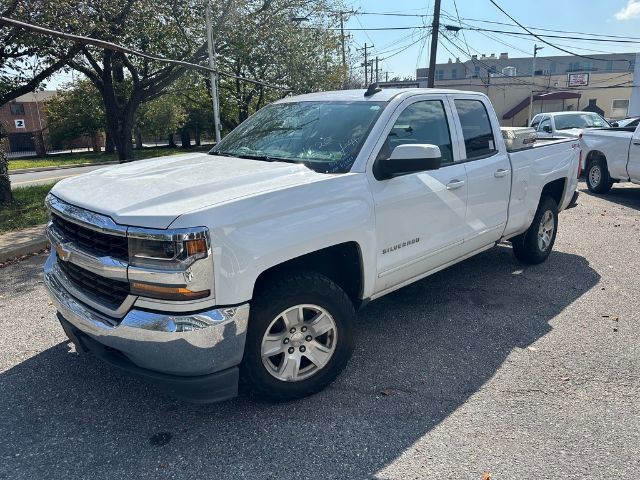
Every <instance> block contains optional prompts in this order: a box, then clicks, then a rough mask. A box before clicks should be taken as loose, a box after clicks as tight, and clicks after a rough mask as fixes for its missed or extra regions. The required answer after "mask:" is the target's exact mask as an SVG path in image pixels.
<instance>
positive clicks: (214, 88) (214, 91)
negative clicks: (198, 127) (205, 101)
mask: <svg viewBox="0 0 640 480" xmlns="http://www.w3.org/2000/svg"><path fill="white" fill-rule="evenodd" d="M205 21H206V25H207V50H208V51H209V67H211V69H212V70H211V72H209V79H210V81H211V98H212V100H213V128H214V130H215V132H216V145H217V144H218V143H220V130H221V125H220V101H219V99H218V73H217V72H218V71H217V69H216V59H215V55H216V47H215V44H214V40H213V28H212V26H211V2H210V1H208V2H207V8H206V11H205Z"/></svg>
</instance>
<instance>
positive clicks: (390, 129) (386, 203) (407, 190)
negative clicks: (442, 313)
mask: <svg viewBox="0 0 640 480" xmlns="http://www.w3.org/2000/svg"><path fill="white" fill-rule="evenodd" d="M451 118H452V114H451V109H450V106H449V104H448V102H447V99H446V97H445V96H444V95H429V96H423V95H421V96H417V97H412V98H410V99H408V100H407V101H405V103H403V104H402V105H401V106H400V107H399V108H398V111H397V112H396V113H395V114H394V115H393V116H392V118H391V121H390V123H389V125H387V129H386V130H385V140H384V141H383V142H382V143H381V145H379V147H378V150H379V151H378V153H377V158H376V159H378V158H388V156H389V155H390V154H391V152H392V151H393V149H394V148H395V147H397V146H398V145H405V144H411V143H414V144H432V145H437V146H438V147H440V152H441V154H442V166H441V168H440V169H439V170H435V171H426V172H418V173H413V174H409V175H403V176H399V177H395V178H391V179H385V180H378V179H376V178H375V177H374V176H373V173H371V172H370V173H369V175H370V181H371V189H372V192H373V195H374V202H375V209H376V235H377V238H376V242H377V248H378V252H377V279H376V293H378V294H380V293H381V292H384V291H385V290H387V289H391V288H393V287H395V286H398V285H401V284H402V283H404V282H406V281H408V280H411V279H415V278H416V277H419V276H422V275H424V274H426V273H427V272H429V271H431V270H433V269H436V268H438V267H440V266H442V265H444V264H446V263H448V262H450V261H452V260H454V259H456V258H457V257H458V256H459V255H460V247H461V245H462V241H463V236H464V231H465V214H466V207H467V183H466V181H467V178H466V173H465V168H464V164H462V163H460V162H456V161H455V160H456V159H459V149H458V146H457V145H454V144H452V141H451V132H452V131H453V123H452V122H451Z"/></svg>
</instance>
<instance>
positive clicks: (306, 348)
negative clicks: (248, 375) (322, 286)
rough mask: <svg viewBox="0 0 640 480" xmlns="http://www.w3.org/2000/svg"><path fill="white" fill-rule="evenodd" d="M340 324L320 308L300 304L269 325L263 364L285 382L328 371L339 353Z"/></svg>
mask: <svg viewBox="0 0 640 480" xmlns="http://www.w3.org/2000/svg"><path fill="white" fill-rule="evenodd" d="M337 340H338V328H337V326H336V322H335V320H334V319H333V317H332V316H331V314H329V312H327V311H326V310H325V309H323V308H322V307H319V306H318V305H310V304H303V305H296V306H294V307H291V308H288V309H287V310H285V311H284V312H282V313H280V314H279V315H278V316H277V317H276V318H275V319H273V321H272V322H271V323H270V324H269V327H268V328H267V330H266V332H265V334H264V336H263V337H262V343H261V345H260V355H261V357H262V364H263V365H264V367H265V368H266V369H267V372H269V374H270V375H272V376H273V377H275V378H277V379H278V380H281V381H283V382H298V381H300V380H304V379H306V378H309V377H311V376H313V375H315V374H316V373H318V371H320V370H321V369H322V368H324V367H325V366H326V365H327V364H328V363H329V361H330V360H331V358H332V357H333V354H334V353H335V350H336V344H337Z"/></svg>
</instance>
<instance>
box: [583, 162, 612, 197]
mask: <svg viewBox="0 0 640 480" xmlns="http://www.w3.org/2000/svg"><path fill="white" fill-rule="evenodd" d="M586 177H587V179H586V180H587V188H589V191H590V192H593V193H607V192H608V191H609V190H611V187H612V186H613V180H611V177H610V176H609V168H608V167H607V162H606V161H605V160H603V159H601V158H596V159H595V160H593V161H592V162H590V163H589V167H588V168H587V175H586Z"/></svg>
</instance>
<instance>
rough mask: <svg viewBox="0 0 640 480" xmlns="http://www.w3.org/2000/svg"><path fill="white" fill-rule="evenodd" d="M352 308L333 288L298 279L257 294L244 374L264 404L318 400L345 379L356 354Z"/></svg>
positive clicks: (315, 277) (316, 278)
mask: <svg viewBox="0 0 640 480" xmlns="http://www.w3.org/2000/svg"><path fill="white" fill-rule="evenodd" d="M354 318H355V311H354V308H353V304H352V303H351V301H350V300H349V297H348V296H347V295H346V293H345V292H344V291H343V290H342V289H341V288H340V287H339V286H337V285H336V284H335V283H334V282H332V281H331V280H329V279H328V278H327V277H324V276H323V275H319V274H316V273H312V272H309V273H298V274H293V275H291V276H290V277H288V278H285V279H282V280H280V281H277V282H276V283H274V284H272V285H271V286H270V287H267V288H266V289H263V290H261V291H259V292H257V294H256V299H255V301H254V302H253V305H252V308H251V317H250V319H249V330H248V332H247V340H246V345H245V353H244V358H243V361H242V365H241V373H242V378H243V382H244V384H245V385H246V386H247V387H248V389H249V390H250V392H251V393H252V394H253V395H254V396H257V397H259V398H262V399H266V400H270V401H286V400H293V399H297V398H301V397H305V396H307V395H311V394H314V393H316V392H318V391H320V390H322V389H323V388H324V387H326V386H327V385H328V384H329V383H331V382H332V381H333V380H335V378H336V377H337V376H338V375H339V374H340V372H341V371H342V369H343V368H344V367H345V365H346V364H347V361H348V360H349V357H350V356H351V352H352V350H353V340H352V323H353V320H354Z"/></svg>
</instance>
